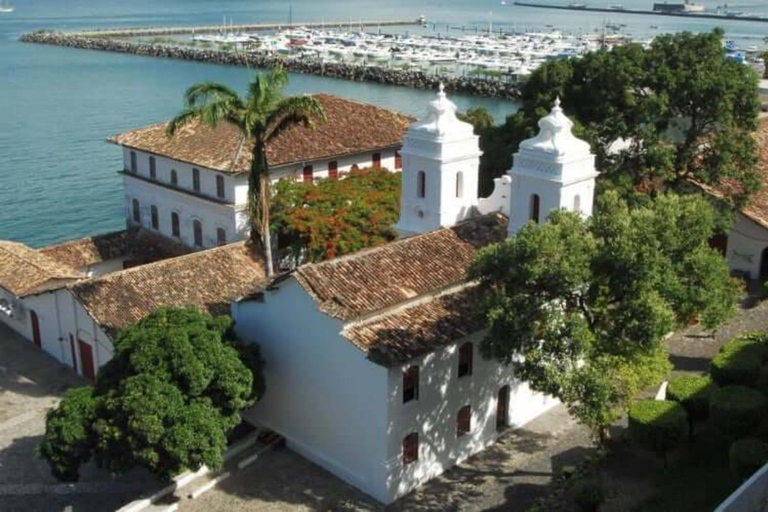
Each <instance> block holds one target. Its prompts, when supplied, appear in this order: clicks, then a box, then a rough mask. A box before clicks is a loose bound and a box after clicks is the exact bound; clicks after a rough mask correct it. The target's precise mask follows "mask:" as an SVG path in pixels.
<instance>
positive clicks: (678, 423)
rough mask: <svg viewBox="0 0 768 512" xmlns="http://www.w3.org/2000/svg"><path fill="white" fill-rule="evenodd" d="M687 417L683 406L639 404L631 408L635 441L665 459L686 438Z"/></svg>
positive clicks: (630, 423) (630, 424)
mask: <svg viewBox="0 0 768 512" xmlns="http://www.w3.org/2000/svg"><path fill="white" fill-rule="evenodd" d="M687 426H688V415H687V414H686V412H685V409H683V406H682V405H680V404H679V403H677V402H671V401H668V400H640V401H638V402H635V403H633V404H632V405H631V406H630V407H629V433H630V435H631V436H632V440H633V441H634V442H636V443H638V444H641V445H643V446H645V447H646V448H648V449H650V450H652V451H654V452H656V453H658V454H660V455H663V456H664V465H665V466H666V463H667V452H669V451H670V450H671V449H673V448H674V447H675V446H677V445H678V444H679V443H680V441H682V440H683V438H685V434H686V430H687Z"/></svg>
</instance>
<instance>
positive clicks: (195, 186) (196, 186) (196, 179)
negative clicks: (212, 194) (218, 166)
mask: <svg viewBox="0 0 768 512" xmlns="http://www.w3.org/2000/svg"><path fill="white" fill-rule="evenodd" d="M192 190H194V191H195V192H197V193H198V194H199V193H200V191H201V190H202V186H201V183H200V169H198V168H197V167H193V168H192Z"/></svg>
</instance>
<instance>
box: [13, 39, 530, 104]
mask: <svg viewBox="0 0 768 512" xmlns="http://www.w3.org/2000/svg"><path fill="white" fill-rule="evenodd" d="M19 40H20V41H22V42H25V43H37V44H48V45H55V46H63V47H68V48H80V49H85V50H101V51H110V52H117V53H129V54H133V55H142V56H147V57H162V58H168V59H179V60H192V61H199V62H208V63H212V64H223V65H230V66H245V65H248V66H250V67H255V68H266V69H270V68H274V67H276V66H279V65H281V66H283V67H284V68H285V69H286V70H287V71H290V72H294V73H307V74H314V75H320V76H327V77H331V78H339V79H343V80H352V81H357V82H374V83H380V84H386V85H398V86H403V87H410V88H414V89H436V88H437V86H438V84H439V83H440V82H442V83H443V84H444V85H445V87H446V89H447V90H449V91H452V92H460V93H465V94H473V95H477V96H486V97H491V98H504V99H519V97H520V89H519V87H518V86H517V85H516V84H513V83H509V82H504V81H501V80H496V79H488V78H480V77H454V76H440V75H433V74H427V73H425V72H423V71H420V70H403V69H391V68H384V67H378V66H365V65H360V64H347V63H331V62H322V61H320V60H319V59H316V58H306V59H289V58H285V57H283V56H281V55H275V54H267V53H245V52H230V51H222V50H211V49H202V48H190V47H179V46H171V45H166V44H155V43H139V42H133V41H125V40H116V39H110V38H107V37H91V36H88V35H82V34H77V33H60V32H35V33H31V34H25V35H23V36H21V38H20V39H19Z"/></svg>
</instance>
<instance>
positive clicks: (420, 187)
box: [416, 171, 427, 199]
mask: <svg viewBox="0 0 768 512" xmlns="http://www.w3.org/2000/svg"><path fill="white" fill-rule="evenodd" d="M426 195H427V173H425V172H424V171H419V173H418V174H417V175H416V197H418V198H420V199H423V198H424V197H425V196H426Z"/></svg>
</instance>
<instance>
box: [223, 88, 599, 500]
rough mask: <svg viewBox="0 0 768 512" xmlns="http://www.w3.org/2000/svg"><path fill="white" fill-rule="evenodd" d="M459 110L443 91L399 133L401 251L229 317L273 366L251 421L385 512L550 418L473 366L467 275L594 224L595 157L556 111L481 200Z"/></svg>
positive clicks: (476, 335) (301, 283)
mask: <svg viewBox="0 0 768 512" xmlns="http://www.w3.org/2000/svg"><path fill="white" fill-rule="evenodd" d="M455 110H456V107H455V105H454V104H453V103H452V102H451V101H450V100H448V98H446V96H445V94H444V92H443V91H442V90H441V91H440V93H439V94H438V96H437V98H436V99H435V100H434V101H433V102H431V103H430V105H429V108H428V112H427V116H426V117H425V118H424V119H423V120H422V121H419V122H417V123H416V124H414V125H412V126H411V128H410V129H409V131H408V135H407V137H406V140H405V142H404V146H403V164H404V167H403V187H402V194H401V218H400V221H399V223H398V225H397V227H398V229H399V230H400V232H401V233H402V234H403V235H405V237H404V238H402V239H401V240H398V241H395V242H393V243H390V244H387V245H384V246H381V247H377V248H373V249H369V250H364V251H361V252H358V253H356V254H352V255H349V256H345V257H342V258H338V259H335V260H330V261H325V262H322V263H316V264H308V265H303V266H301V267H299V268H298V269H296V270H295V271H294V272H292V273H291V274H288V275H286V276H284V277H282V278H280V279H278V280H277V281H275V282H273V283H271V285H270V286H269V287H268V288H267V289H266V290H265V291H263V292H260V293H257V294H256V295H254V296H251V297H247V298H244V299H242V300H240V301H238V302H236V303H235V304H233V307H232V315H233V317H234V318H235V321H236V329H237V330H238V333H239V334H240V336H241V337H243V338H245V339H250V340H253V341H258V343H259V344H260V345H261V347H262V354H263V356H264V358H265V360H266V361H267V364H266V366H265V372H266V379H267V382H268V385H269V392H268V393H267V394H266V395H265V397H264V399H263V400H262V401H260V402H259V403H258V404H257V405H256V406H255V407H254V408H253V409H252V411H251V412H250V413H249V416H248V419H249V420H250V421H252V422H254V423H255V424H258V425H262V426H265V427H268V428H270V429H272V430H275V431H277V432H278V433H280V434H281V435H283V436H284V437H285V438H286V440H287V443H288V446H289V447H291V448H293V449H294V450H296V451H298V452H299V453H301V454H303V455H304V456H306V457H307V458H309V459H311V460H313V461H314V462H316V463H317V464H319V465H321V466H323V467H325V468H326V469H328V470H329V471H331V472H333V473H334V474H336V475H338V476H340V477H341V478H343V479H344V480H346V481H347V482H349V483H351V484H352V485H354V486H356V487H358V488H359V489H361V490H363V491H365V492H366V493H368V494H370V495H371V496H373V497H375V498H376V499H377V500H379V501H381V502H383V503H390V502H392V501H394V500H395V499H397V498H398V497H400V496H402V495H404V494H406V493H408V492H409V491H410V490H412V489H414V488H415V487H417V486H419V485H420V484H422V483H423V482H425V481H427V480H429V479H431V478H433V477H435V476H437V475H439V474H440V473H442V472H443V471H445V470H446V469H448V468H449V467H451V466H453V465H454V464H457V463H459V462H461V461H462V460H464V459H466V458H467V457H469V456H470V455H472V454H474V453H477V452H478V451H480V450H482V449H484V448H485V447H486V446H488V445H489V444H491V443H493V442H494V441H495V440H496V439H497V437H498V435H499V434H500V433H502V432H505V431H506V430H508V429H510V428H515V427H519V426H521V425H523V424H525V423H526V422H528V421H530V420H531V419H533V418H535V417H536V416H538V415H539V414H541V413H542V412H544V411H546V410H547V409H548V408H550V407H552V406H553V405H555V404H556V401H555V400H554V399H552V398H551V397H547V396H545V395H542V394H540V393H535V392H533V391H531V390H530V388H529V387H528V386H527V385H526V384H525V383H524V382H521V381H519V380H517V379H515V376H514V375H513V373H512V371H511V369H510V368H508V367H506V366H504V365H503V364H501V363H499V362H497V361H495V360H486V359H484V358H483V357H482V356H481V355H480V352H479V346H480V342H481V340H482V339H483V336H484V325H485V321H484V318H482V315H480V314H479V313H478V311H477V303H478V300H479V297H478V293H479V290H478V288H477V286H476V284H475V283H472V282H468V281H467V280H466V271H467V269H468V267H469V265H470V264H471V263H472V261H473V260H474V258H475V255H476V252H477V250H478V249H479V248H481V247H484V246H486V245H488V244H491V243H497V242H501V241H503V240H504V239H505V238H506V237H507V236H509V235H511V234H514V233H515V232H516V230H517V229H519V228H520V227H521V226H523V225H524V224H526V223H527V222H530V221H534V222H540V221H543V220H544V219H545V218H546V216H547V215H548V213H549V212H550V211H551V210H553V209H557V208H562V207H566V208H568V209H573V210H578V211H581V212H582V213H583V214H584V215H590V214H591V201H592V193H593V190H594V179H595V176H596V172H595V170H594V159H593V157H592V155H591V154H590V153H589V148H588V146H587V145H586V143H584V142H583V141H579V140H578V139H576V138H575V137H574V136H573V135H572V134H571V131H570V130H571V126H572V124H571V122H570V121H569V120H568V118H567V117H566V116H565V115H564V114H563V112H562V110H561V109H560V107H559V105H556V106H555V108H553V109H552V112H551V113H550V114H549V115H548V116H547V117H545V118H544V119H542V120H541V122H540V123H539V126H540V128H541V131H540V133H539V135H538V136H537V137H535V138H534V139H531V140H529V141H526V142H525V143H523V145H522V146H521V150H520V153H518V154H516V155H515V164H514V166H513V168H512V170H511V171H510V173H509V176H508V177H507V179H506V180H501V181H500V184H499V187H500V188H499V190H497V191H496V192H495V193H494V195H492V196H491V197H490V198H487V199H485V200H479V199H478V197H477V192H476V191H477V186H476V184H477V174H478V157H479V155H480V149H479V147H478V143H477V138H476V137H475V136H474V135H473V133H472V127H471V126H469V125H467V124H465V123H462V122H461V121H459V120H458V119H457V118H456V115H455ZM462 185H464V186H465V188H462ZM521 205H522V206H521ZM291 319H297V320H295V321H290V320H291Z"/></svg>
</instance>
